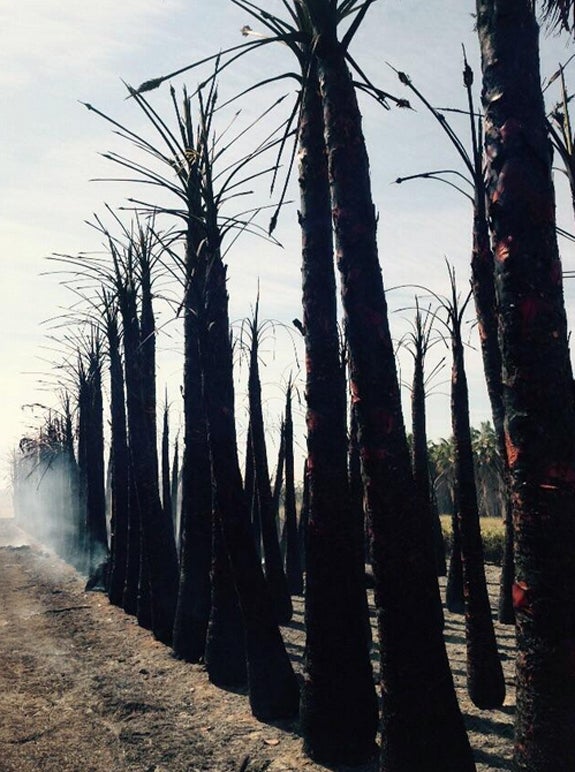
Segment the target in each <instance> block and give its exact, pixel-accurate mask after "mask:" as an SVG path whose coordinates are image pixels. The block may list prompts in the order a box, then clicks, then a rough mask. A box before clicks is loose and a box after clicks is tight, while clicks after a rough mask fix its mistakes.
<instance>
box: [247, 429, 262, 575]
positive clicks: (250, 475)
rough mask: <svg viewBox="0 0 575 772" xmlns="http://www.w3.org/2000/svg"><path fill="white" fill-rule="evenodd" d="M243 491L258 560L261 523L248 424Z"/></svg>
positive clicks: (260, 545) (260, 554)
mask: <svg viewBox="0 0 575 772" xmlns="http://www.w3.org/2000/svg"><path fill="white" fill-rule="evenodd" d="M244 491H245V496H246V503H247V506H248V512H249V514H250V523H251V524H252V533H253V537H254V544H255V547H256V552H257V555H258V560H261V559H262V525H261V517H260V504H259V498H258V492H257V488H256V472H255V469H254V449H253V445H252V429H251V425H250V424H248V434H247V440H246V470H245V482H244Z"/></svg>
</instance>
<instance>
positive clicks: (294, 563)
mask: <svg viewBox="0 0 575 772" xmlns="http://www.w3.org/2000/svg"><path fill="white" fill-rule="evenodd" d="M292 394H293V383H292V380H291V378H290V380H289V381H288V384H287V387H286V406H285V419H284V425H283V432H282V434H283V445H284V455H285V496H284V516H285V569H286V577H287V581H288V586H289V591H290V593H291V594H292V595H303V571H302V564H301V555H300V550H299V539H298V533H297V509H296V497H295V477H294V451H293V416H292Z"/></svg>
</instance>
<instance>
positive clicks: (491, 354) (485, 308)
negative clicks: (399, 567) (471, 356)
mask: <svg viewBox="0 0 575 772" xmlns="http://www.w3.org/2000/svg"><path fill="white" fill-rule="evenodd" d="M476 167H478V168H477V170H476V176H477V181H476V186H475V188H476V189H475V201H474V207H473V251H472V256H471V275H472V279H471V287H472V289H473V298H474V300H475V310H476V312H477V323H478V327H479V340H480V342H481V355H482V358H483V371H484V373H485V382H486V384H487V394H488V395H489V402H490V404H491V415H492V417H493V428H494V429H495V436H496V438H497V448H498V451H499V454H500V456H501V459H502V462H503V466H504V472H503V474H504V476H505V484H506V501H505V515H504V516H505V550H504V553H503V565H502V569H501V580H500V589H499V612H498V613H499V621H500V622H503V623H505V624H513V623H514V621H515V614H514V613H513V601H512V597H511V588H512V586H513V578H514V567H513V523H512V518H511V502H510V500H509V495H510V493H509V488H510V480H509V468H508V465H507V456H506V452H505V435H504V418H505V408H504V406H503V383H502V380H501V352H500V350H499V341H498V337H497V336H498V333H497V306H496V298H495V284H494V278H493V274H494V258H493V251H492V249H491V245H490V243H489V228H488V223H487V212H486V210H485V206H486V202H485V188H484V183H483V170H482V164H481V160H480V159H476Z"/></svg>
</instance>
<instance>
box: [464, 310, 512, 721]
mask: <svg viewBox="0 0 575 772" xmlns="http://www.w3.org/2000/svg"><path fill="white" fill-rule="evenodd" d="M452 310H453V311H454V312H455V314H457V308H456V307H455V308H453V309H452ZM451 335H452V349H453V368H452V373H451V420H452V424H453V443H454V449H455V501H456V510H457V517H458V521H459V531H460V536H461V558H462V564H463V598H464V602H465V637H466V643H467V691H468V693H469V696H470V698H471V701H472V702H473V704H474V705H476V706H477V707H478V708H480V709H482V710H486V709H491V708H499V707H501V705H503V701H504V699H505V680H504V678H503V669H502V667H501V660H500V659H499V654H498V651H497V641H496V640H495V631H494V629H493V621H492V619H491V607H490V605H489V596H488V594H487V581H486V579H485V567H484V562H483V544H482V541H481V530H480V527H479V511H478V508H477V490H476V486H475V472H474V468H473V449H472V446H471V427H470V424H469V398H468V389H467V378H466V375H465V367H464V358H463V342H462V340H461V330H460V320H459V319H457V320H456V321H454V322H453V329H452V330H451Z"/></svg>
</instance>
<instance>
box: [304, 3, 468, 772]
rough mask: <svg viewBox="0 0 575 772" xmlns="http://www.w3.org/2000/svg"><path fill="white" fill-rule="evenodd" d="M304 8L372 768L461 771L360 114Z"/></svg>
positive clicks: (313, 6) (331, 43)
mask: <svg viewBox="0 0 575 772" xmlns="http://www.w3.org/2000/svg"><path fill="white" fill-rule="evenodd" d="M306 6H307V7H308V9H309V11H310V14H312V20H313V22H314V26H315V27H316V33H317V34H318V42H317V48H316V54H317V64H318V76H319V82H320V88H321V94H322V101H323V113H324V122H325V139H326V148H327V154H328V167H329V176H330V182H331V198H332V216H333V221H334V227H335V236H336V254H337V263H338V268H339V270H340V274H341V283H342V299H343V306H344V312H345V318H346V325H347V327H346V331H347V336H348V343H349V351H350V376H351V393H352V400H353V402H354V404H355V405H356V407H357V415H358V425H359V443H360V452H361V457H362V474H363V479H364V488H365V491H366V497H367V509H368V516H369V519H370V527H371V532H372V537H373V545H372V556H373V565H374V572H375V576H376V588H375V602H376V606H377V614H378V628H379V636H380V646H381V655H382V659H381V682H382V689H383V694H384V696H385V698H384V700H383V727H382V758H381V768H382V769H383V770H386V772H400V771H401V772H407V771H408V770H409V772H413V770H415V769H417V770H420V771H421V772H426V771H427V770H429V771H430V772H431V770H433V772H438V770H445V771H447V770H454V769H458V770H461V772H465V771H466V770H473V769H474V763H473V759H472V755H471V750H470V747H469V741H468V739H467V735H466V733H465V728H464V725H463V720H462V717H461V713H460V711H459V706H458V704H457V699H456V697H455V690H454V686H453V679H452V676H451V672H450V670H449V663H448V660H447V654H446V650H445V644H444V641H443V636H442V630H441V627H440V625H438V623H437V615H436V609H437V580H436V576H435V571H434V565H433V555H432V554H427V553H426V552H425V545H424V543H423V541H422V538H421V534H422V527H423V526H422V523H421V519H420V518H419V517H418V516H417V511H416V505H415V498H414V495H413V477H412V474H411V468H410V459H409V450H408V447H407V440H406V435H405V428H404V424H403V417H402V413H401V401H400V394H399V384H398V380H397V373H396V367H395V359H394V348H393V343H392V340H391V335H390V331H389V325H388V318H387V304H386V300H385V294H384V289H383V281H382V275H381V268H380V265H379V260H378V253H377V242H376V216H375V208H374V205H373V201H372V197H371V185H370V178H369V163H368V157H367V151H366V147H365V141H364V139H363V134H362V129H361V116H360V112H359V108H358V104H357V99H356V94H355V89H354V85H353V82H352V79H351V76H350V73H349V71H348V69H347V66H346V63H345V57H344V50H343V48H342V47H341V46H340V44H339V42H338V41H337V37H336V33H335V29H334V25H332V24H330V19H331V18H332V14H331V13H330V8H329V7H328V3H327V2H314V3H312V2H307V3H306ZM318 9H319V10H318ZM400 577H401V579H400Z"/></svg>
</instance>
